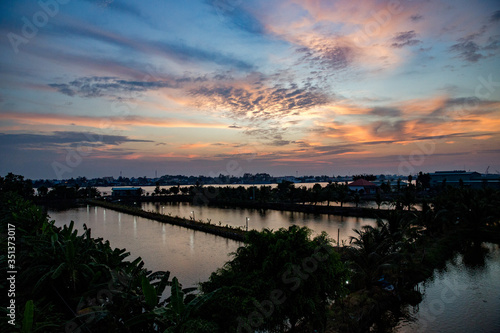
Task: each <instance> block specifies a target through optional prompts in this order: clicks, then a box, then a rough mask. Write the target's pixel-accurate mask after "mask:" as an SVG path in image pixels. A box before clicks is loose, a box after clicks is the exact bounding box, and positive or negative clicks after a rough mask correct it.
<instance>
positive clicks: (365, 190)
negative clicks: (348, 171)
mask: <svg viewBox="0 0 500 333" xmlns="http://www.w3.org/2000/svg"><path fill="white" fill-rule="evenodd" d="M347 187H349V189H350V190H351V191H355V192H359V193H360V194H375V193H377V191H378V186H377V185H376V184H374V183H372V182H369V181H368V180H365V179H358V180H355V181H353V182H352V183H349V184H347Z"/></svg>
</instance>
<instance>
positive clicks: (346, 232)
mask: <svg viewBox="0 0 500 333" xmlns="http://www.w3.org/2000/svg"><path fill="white" fill-rule="evenodd" d="M142 209H144V210H147V211H152V212H156V213H161V214H166V215H167V214H170V215H171V216H179V217H184V218H192V217H193V214H194V218H195V219H196V220H197V221H198V220H202V221H203V222H208V221H210V223H212V224H216V225H219V222H220V224H221V225H226V224H228V225H231V226H234V227H241V228H243V229H246V220H247V217H248V230H251V229H255V230H259V231H260V230H262V229H264V228H269V229H273V230H278V229H279V228H288V227H289V226H291V225H293V224H296V225H298V226H305V227H308V228H309V229H312V230H313V234H314V235H317V234H319V233H321V232H322V231H326V232H327V233H328V235H330V237H331V238H333V239H335V241H336V240H337V235H338V232H339V231H340V243H341V244H342V242H343V241H344V242H349V240H350V237H351V236H355V233H354V231H353V229H359V228H361V227H362V226H364V225H372V226H375V225H376V220H375V219H371V218H361V217H346V216H338V215H325V214H307V213H300V212H285V211H277V210H270V209H267V210H261V209H242V208H218V207H209V206H199V205H193V204H191V203H188V202H182V203H151V202H143V203H142ZM193 212H194V213H193Z"/></svg>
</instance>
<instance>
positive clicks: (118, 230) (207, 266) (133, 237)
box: [49, 203, 500, 333]
mask: <svg viewBox="0 0 500 333" xmlns="http://www.w3.org/2000/svg"><path fill="white" fill-rule="evenodd" d="M143 207H144V208H145V209H149V210H153V211H158V212H163V213H164V214H168V213H170V214H171V215H172V216H175V215H178V216H181V217H189V216H192V214H193V213H192V212H193V211H194V214H195V218H196V219H197V220H199V219H202V220H204V221H206V219H207V218H208V219H212V223H218V222H219V221H221V223H223V224H226V223H227V224H231V225H239V226H243V225H244V224H245V223H246V218H247V217H249V228H250V229H257V230H260V229H262V228H272V229H277V228H280V227H287V226H289V225H292V224H297V225H299V226H307V227H309V228H311V229H313V230H314V232H313V233H314V234H317V233H319V232H321V231H326V232H328V233H329V234H330V235H331V236H332V237H334V236H336V232H337V230H339V229H340V230H341V241H342V240H344V241H346V240H347V239H348V238H349V236H350V235H352V234H353V233H352V230H351V229H352V228H360V227H361V226H363V225H366V224H371V225H373V224H374V223H375V221H374V220H373V219H364V218H352V217H344V218H341V217H338V216H332V215H312V214H305V213H292V212H281V211H272V210H267V211H262V210H255V209H234V208H232V209H222V208H214V207H203V206H192V205H190V204H186V203H181V204H159V205H158V204H152V203H144V204H143ZM49 215H50V217H51V218H52V219H54V220H55V221H56V225H58V226H62V225H64V224H68V223H69V222H70V221H71V220H73V221H75V226H76V228H77V229H79V230H80V231H81V230H83V228H82V226H83V224H84V223H85V224H86V225H87V226H88V227H89V228H91V229H92V236H93V237H102V238H104V239H107V240H109V241H110V243H111V246H112V247H118V248H126V249H127V250H128V251H129V252H130V253H131V256H130V257H129V258H130V260H133V259H135V258H136V257H138V256H140V257H141V258H142V259H143V260H144V262H145V267H147V268H148V269H150V270H153V271H157V270H168V271H170V272H171V273H172V276H177V278H178V279H179V281H180V282H181V283H182V284H183V287H191V286H196V284H197V283H198V282H201V281H206V280H207V279H208V277H209V276H210V274H211V273H212V272H213V271H215V270H216V269H217V268H219V267H222V266H223V265H224V263H225V262H227V261H228V260H230V258H231V257H230V255H229V254H230V253H231V252H234V251H235V250H236V249H237V248H238V247H239V246H240V245H241V243H239V242H236V241H233V240H228V239H225V238H222V237H219V236H214V235H210V234H206V233H203V232H199V231H194V230H190V229H185V228H181V227H177V226H173V225H169V224H164V223H160V222H156V221H153V220H149V219H145V218H141V217H134V216H131V215H128V214H124V213H119V212H116V211H113V210H110V209H104V208H102V207H95V206H86V207H81V208H74V209H70V210H66V211H49ZM471 251H472V252H471ZM471 251H468V252H464V253H461V254H458V255H457V256H456V257H455V258H454V259H453V260H450V261H449V262H448V263H447V264H446V266H445V268H444V269H440V270H436V271H435V272H434V275H433V277H432V278H430V279H428V280H426V281H425V282H423V283H421V284H420V285H419V288H420V290H421V291H423V293H424V297H423V301H422V302H421V303H420V304H419V305H418V306H416V307H411V306H408V307H406V308H404V309H403V313H405V315H404V316H403V318H399V322H398V323H397V324H396V325H395V328H391V329H389V330H387V332H393V333H416V332H500V315H499V314H498V309H499V308H500V249H499V246H498V245H493V244H485V245H483V246H482V247H480V248H478V247H476V248H472V250H471ZM471 253H472V254H471ZM393 327H394V326H393ZM384 332H385V331H384Z"/></svg>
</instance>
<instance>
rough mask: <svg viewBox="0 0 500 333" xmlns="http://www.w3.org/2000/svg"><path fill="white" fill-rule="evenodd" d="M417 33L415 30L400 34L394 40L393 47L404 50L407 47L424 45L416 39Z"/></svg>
mask: <svg viewBox="0 0 500 333" xmlns="http://www.w3.org/2000/svg"><path fill="white" fill-rule="evenodd" d="M415 37H417V33H416V32H415V31H414V30H411V31H404V32H399V33H398V34H397V35H396V37H394V38H393V39H392V41H393V43H392V44H391V46H392V47H395V48H402V47H405V46H414V45H418V44H420V43H422V41H421V40H418V39H416V38H415Z"/></svg>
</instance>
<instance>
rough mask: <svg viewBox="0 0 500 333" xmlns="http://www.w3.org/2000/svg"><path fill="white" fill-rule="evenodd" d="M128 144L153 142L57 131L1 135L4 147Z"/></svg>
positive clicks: (0, 138)
mask: <svg viewBox="0 0 500 333" xmlns="http://www.w3.org/2000/svg"><path fill="white" fill-rule="evenodd" d="M126 142H153V141H151V140H138V139H131V138H129V137H127V136H122V135H104V134H98V133H92V132H69V131H57V132H53V133H51V134H5V133H0V143H1V144H2V145H4V146H14V145H15V146H22V147H24V148H44V149H47V148H50V147H63V146H68V145H71V144H80V145H82V144H83V145H89V146H96V147H98V146H107V145H111V146H117V145H121V144H123V143H126Z"/></svg>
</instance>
